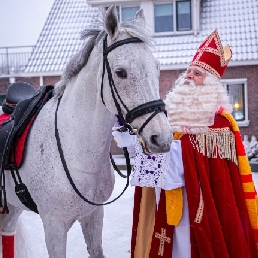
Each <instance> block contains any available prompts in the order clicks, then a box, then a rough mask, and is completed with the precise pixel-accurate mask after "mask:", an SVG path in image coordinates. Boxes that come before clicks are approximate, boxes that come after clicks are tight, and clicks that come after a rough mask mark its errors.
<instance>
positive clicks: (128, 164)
mask: <svg viewBox="0 0 258 258" xmlns="http://www.w3.org/2000/svg"><path fill="white" fill-rule="evenodd" d="M60 101H61V98H59V99H58V103H57V107H56V112H55V137H56V142H57V148H58V151H59V154H60V158H61V162H62V164H63V167H64V170H65V173H66V176H67V178H68V180H69V182H70V184H71V186H72V187H73V189H74V191H75V192H76V193H77V194H78V195H79V196H80V197H81V199H83V200H84V201H85V202H87V203H89V204H91V205H95V206H103V205H107V204H110V203H112V202H114V201H116V200H117V199H118V198H120V197H121V196H122V194H123V193H124V192H125V190H126V189H127V188H128V186H129V177H130V174H131V165H130V159H129V154H128V151H127V149H126V148H123V149H124V151H125V154H127V155H126V166H127V175H126V186H125V188H124V190H123V191H122V193H121V194H119V195H118V196H117V197H116V198H115V199H113V200H112V201H109V202H105V203H95V202H92V201H90V200H88V199H87V198H85V197H84V196H83V195H82V194H81V192H80V191H79V190H78V188H77V187H76V185H75V184H74V182H73V179H72V177H71V174H70V172H69V169H68V167H67V164H66V161H65V158H64V152H63V149H62V146H61V141H60V136H59V132H58V128H57V111H58V107H59V104H60ZM122 175H123V174H122Z"/></svg>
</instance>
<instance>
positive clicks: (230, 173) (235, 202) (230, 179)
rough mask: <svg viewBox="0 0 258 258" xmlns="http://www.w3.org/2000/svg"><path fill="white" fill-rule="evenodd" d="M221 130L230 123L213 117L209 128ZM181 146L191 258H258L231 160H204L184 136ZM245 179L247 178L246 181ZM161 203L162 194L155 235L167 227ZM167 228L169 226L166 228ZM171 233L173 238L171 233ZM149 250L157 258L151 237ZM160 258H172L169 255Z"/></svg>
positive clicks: (240, 188)
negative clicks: (200, 213) (198, 216)
mask: <svg viewBox="0 0 258 258" xmlns="http://www.w3.org/2000/svg"><path fill="white" fill-rule="evenodd" d="M221 127H229V128H230V123H229V121H228V120H227V119H226V118H225V117H222V116H216V118H215V121H214V125H213V126H212V128H221ZM181 144H182V158H183V164H184V176H185V188H186V193H187V198H188V208H189V219H190V239H191V258H256V257H258V252H257V247H256V242H255V239H258V231H257V233H256V232H254V231H253V229H252V227H251V224H250V221H249V216H248V212H247V208H246V203H245V193H244V192H243V189H242V183H241V180H242V178H241V175H240V174H239V170H238V167H237V165H236V164H235V163H233V162H232V161H230V160H226V159H220V158H208V157H206V156H203V155H202V154H200V153H199V152H198V150H197V149H196V148H193V145H192V143H191V141H190V138H189V135H187V134H186V135H184V136H183V137H182V139H181ZM248 179H250V178H246V180H248ZM200 188H201V189H202V194H203V200H204V209H203V217H202V220H201V222H200V223H196V222H194V220H195V217H196V212H197V210H198V207H199V201H200ZM250 194H253V193H250ZM163 199H165V197H164V192H163V190H162V194H161V200H160V202H161V204H160V205H161V207H160V208H159V210H158V213H157V214H156V224H155V231H154V232H156V231H158V230H156V227H158V226H159V225H162V227H165V225H164V223H165V224H166V221H165V218H164V213H165V212H166V211H165V206H164V205H162V202H163ZM163 204H164V203H163ZM135 205H136V206H137V205H138V204H137V203H135ZM135 211H136V210H135ZM159 213H160V214H159ZM135 215H136V214H135V213H134V216H135ZM136 225H137V218H136V217H134V227H135V226H136ZM167 227H169V226H168V225H166V228H167ZM167 232H168V231H167ZM170 232H171V233H170V236H171V238H172V235H173V233H172V231H170ZM136 233H137V232H136ZM154 234H155V233H154ZM167 236H168V234H167ZM135 237H136V236H135ZM151 248H152V249H151V252H150V256H149V258H156V257H160V256H157V252H155V254H154V252H152V251H153V250H154V249H155V251H157V243H155V238H154V236H153V246H152V247H151ZM166 248H167V246H166ZM171 248H172V240H171ZM132 250H133V248H132ZM132 257H133V256H132ZM163 257H166V258H170V257H172V256H171V255H170V254H168V256H165V255H164V256H163ZM135 258H141V257H135Z"/></svg>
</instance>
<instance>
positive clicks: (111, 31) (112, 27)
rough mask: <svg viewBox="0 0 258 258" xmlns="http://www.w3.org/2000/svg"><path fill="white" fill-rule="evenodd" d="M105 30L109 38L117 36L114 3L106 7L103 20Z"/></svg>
mask: <svg viewBox="0 0 258 258" xmlns="http://www.w3.org/2000/svg"><path fill="white" fill-rule="evenodd" d="M105 26H106V31H107V33H108V35H109V36H110V38H111V39H113V38H116V37H117V33H118V19H117V14H116V9H115V5H112V6H111V7H109V8H108V10H107V12H106V20H105Z"/></svg>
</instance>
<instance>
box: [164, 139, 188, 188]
mask: <svg viewBox="0 0 258 258" xmlns="http://www.w3.org/2000/svg"><path fill="white" fill-rule="evenodd" d="M169 154H170V155H169V163H168V166H167V171H166V173H165V180H164V186H163V187H162V188H163V189H165V190H171V189H176V188H178V187H182V186H184V185H185V180H184V166H183V160H182V148H181V141H180V140H174V141H172V144H171V149H170V153H169Z"/></svg>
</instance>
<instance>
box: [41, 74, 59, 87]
mask: <svg viewBox="0 0 258 258" xmlns="http://www.w3.org/2000/svg"><path fill="white" fill-rule="evenodd" d="M59 80H60V76H47V77H43V84H50V85H55V84H56V83H57V82H58V81H59Z"/></svg>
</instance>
